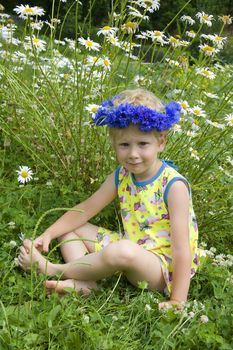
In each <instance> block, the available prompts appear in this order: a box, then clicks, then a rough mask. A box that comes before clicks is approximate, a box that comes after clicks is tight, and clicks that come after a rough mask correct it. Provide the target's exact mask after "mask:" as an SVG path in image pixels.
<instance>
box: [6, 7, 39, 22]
mask: <svg viewBox="0 0 233 350" xmlns="http://www.w3.org/2000/svg"><path fill="white" fill-rule="evenodd" d="M13 11H15V12H16V13H17V15H20V16H19V17H20V18H23V19H27V18H28V17H31V16H43V15H44V10H43V8H41V7H38V6H33V7H30V6H29V5H26V6H24V5H20V6H16V7H15V8H14V9H13Z"/></svg>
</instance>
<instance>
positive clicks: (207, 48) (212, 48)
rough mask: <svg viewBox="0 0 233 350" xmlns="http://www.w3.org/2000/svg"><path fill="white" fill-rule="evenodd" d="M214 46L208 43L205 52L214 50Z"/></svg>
mask: <svg viewBox="0 0 233 350" xmlns="http://www.w3.org/2000/svg"><path fill="white" fill-rule="evenodd" d="M214 50H215V49H214V47H211V46H209V45H206V46H205V47H204V48H203V51H205V52H214Z"/></svg>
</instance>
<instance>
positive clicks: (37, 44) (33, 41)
mask: <svg viewBox="0 0 233 350" xmlns="http://www.w3.org/2000/svg"><path fill="white" fill-rule="evenodd" d="M32 46H33V47H34V48H35V50H36V51H38V52H40V51H45V50H46V48H45V46H46V41H44V40H41V39H38V38H36V37H35V35H33V36H32V38H30V36H26V37H25V43H24V48H25V49H26V50H30V49H32Z"/></svg>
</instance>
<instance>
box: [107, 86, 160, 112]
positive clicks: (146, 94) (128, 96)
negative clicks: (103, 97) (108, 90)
mask: <svg viewBox="0 0 233 350" xmlns="http://www.w3.org/2000/svg"><path fill="white" fill-rule="evenodd" d="M122 103H130V104H131V105H134V106H146V107H148V108H151V109H154V110H155V111H157V112H164V110H165V108H164V106H163V104H162V102H161V101H160V99H159V98H158V97H156V96H155V95H154V94H153V93H152V92H150V91H147V90H144V89H131V90H125V91H122V92H121V93H120V94H119V95H118V96H117V97H116V98H115V99H114V100H113V105H114V106H119V105H120V104H122Z"/></svg>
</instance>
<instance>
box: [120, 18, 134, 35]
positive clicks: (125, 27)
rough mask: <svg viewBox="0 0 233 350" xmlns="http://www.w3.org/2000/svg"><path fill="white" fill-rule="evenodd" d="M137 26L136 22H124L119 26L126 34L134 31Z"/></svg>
mask: <svg viewBox="0 0 233 350" xmlns="http://www.w3.org/2000/svg"><path fill="white" fill-rule="evenodd" d="M137 28H138V23H137V22H131V21H129V22H126V23H124V24H123V25H122V26H121V29H122V30H125V31H126V32H127V33H128V34H130V33H135V32H136V30H137Z"/></svg>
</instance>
